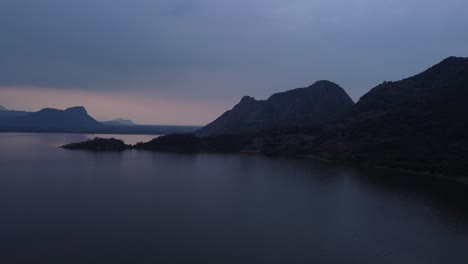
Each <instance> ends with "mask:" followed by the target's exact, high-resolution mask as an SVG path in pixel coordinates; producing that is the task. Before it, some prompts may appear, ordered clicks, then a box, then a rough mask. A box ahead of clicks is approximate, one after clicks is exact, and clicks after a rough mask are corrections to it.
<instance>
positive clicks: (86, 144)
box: [60, 137, 132, 151]
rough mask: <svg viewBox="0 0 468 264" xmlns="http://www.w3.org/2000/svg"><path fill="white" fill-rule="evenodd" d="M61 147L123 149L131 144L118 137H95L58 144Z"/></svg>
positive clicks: (92, 149)
mask: <svg viewBox="0 0 468 264" xmlns="http://www.w3.org/2000/svg"><path fill="white" fill-rule="evenodd" d="M60 147H61V148H63V149H82V150H90V151H124V150H127V149H131V148H132V146H131V145H127V144H125V142H123V141H122V140H120V139H115V138H99V137H95V138H94V139H92V140H91V139H90V140H87V141H83V142H78V143H71V144H67V145H63V146H60Z"/></svg>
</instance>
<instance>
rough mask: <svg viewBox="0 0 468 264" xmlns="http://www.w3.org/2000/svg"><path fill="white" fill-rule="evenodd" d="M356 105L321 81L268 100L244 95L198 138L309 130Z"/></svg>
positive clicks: (198, 133) (335, 86)
mask: <svg viewBox="0 0 468 264" xmlns="http://www.w3.org/2000/svg"><path fill="white" fill-rule="evenodd" d="M353 105H354V102H353V101H352V100H351V98H350V97H349V96H348V94H346V92H345V91H344V90H343V88H341V87H340V86H338V85H337V84H335V83H333V82H330V81H318V82H316V83H314V84H313V85H311V86H309V87H306V88H297V89H293V90H289V91H285V92H280V93H276V94H273V95H271V96H270V97H269V98H268V99H266V100H255V99H254V98H253V97H250V96H244V97H242V100H241V101H240V102H239V103H238V104H237V105H236V106H235V107H234V108H233V109H231V110H229V111H227V112H225V113H224V114H223V115H221V116H220V117H219V118H218V119H216V120H215V121H213V122H212V123H210V124H208V125H206V126H205V127H203V128H202V129H200V130H198V132H197V135H199V136H216V135H229V134H256V133H270V132H272V131H279V130H281V131H285V130H298V129H309V128H312V127H315V126H318V125H322V124H324V123H327V122H332V121H334V120H336V119H337V118H339V117H341V116H342V115H343V114H345V113H347V112H348V111H349V110H350V109H351V107H353Z"/></svg>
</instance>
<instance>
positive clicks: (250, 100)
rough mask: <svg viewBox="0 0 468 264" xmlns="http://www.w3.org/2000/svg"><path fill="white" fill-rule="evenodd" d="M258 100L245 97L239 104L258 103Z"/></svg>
mask: <svg viewBox="0 0 468 264" xmlns="http://www.w3.org/2000/svg"><path fill="white" fill-rule="evenodd" d="M256 101H257V100H255V98H253V97H251V96H243V97H242V99H241V100H240V102H239V104H242V103H250V102H256Z"/></svg>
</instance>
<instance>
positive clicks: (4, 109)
mask: <svg viewBox="0 0 468 264" xmlns="http://www.w3.org/2000/svg"><path fill="white" fill-rule="evenodd" d="M0 111H8V109H6V108H5V107H3V106H2V105H0Z"/></svg>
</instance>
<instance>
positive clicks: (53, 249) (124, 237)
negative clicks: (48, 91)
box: [0, 133, 468, 264]
mask: <svg viewBox="0 0 468 264" xmlns="http://www.w3.org/2000/svg"><path fill="white" fill-rule="evenodd" d="M91 137H94V135H80V134H27V133H24V134H21V133H2V134H0V214H1V215H0V263H379V264H383V263H411V264H414V263H425V264H428V263H467V260H468V250H467V245H468V204H467V201H468V199H467V198H468V188H467V187H466V186H465V185H461V184H455V183H451V182H448V181H443V180H437V179H429V178H426V177H420V176H414V175H406V174H401V173H395V172H388V171H380V170H369V169H359V168H353V167H349V166H343V165H337V164H331V163H323V162H318V161H313V160H310V159H299V158H297V159H292V158H289V159H287V158H274V157H265V156H258V155H244V154H213V153H199V154H174V153H156V152H155V153H153V152H147V151H136V150H131V151H124V152H120V153H96V152H88V151H70V150H64V149H60V148H58V146H60V145H62V144H66V143H71V142H77V141H82V140H85V139H87V138H91ZM115 137H119V136H118V135H116V136H115ZM150 138H151V136H129V135H125V136H123V139H125V140H126V142H127V143H136V142H138V141H147V140H149V139H150Z"/></svg>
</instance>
